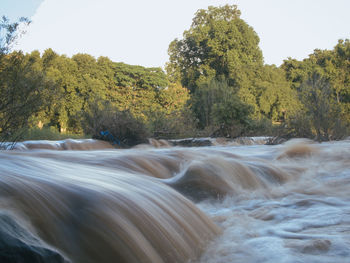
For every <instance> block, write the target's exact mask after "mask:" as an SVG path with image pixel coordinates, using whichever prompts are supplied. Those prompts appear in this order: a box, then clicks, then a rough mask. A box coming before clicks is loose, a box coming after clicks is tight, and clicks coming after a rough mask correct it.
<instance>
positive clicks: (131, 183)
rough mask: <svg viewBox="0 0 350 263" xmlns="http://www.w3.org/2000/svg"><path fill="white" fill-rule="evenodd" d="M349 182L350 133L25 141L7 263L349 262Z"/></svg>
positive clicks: (5, 203) (4, 196)
mask: <svg viewBox="0 0 350 263" xmlns="http://www.w3.org/2000/svg"><path fill="white" fill-rule="evenodd" d="M154 146H161V147H160V148H156V147H154ZM349 190H350V141H340V142H328V143H322V144H318V143H313V142H310V141H307V140H292V141H289V142H287V143H285V144H282V145H276V146H268V145H234V146H233V145H217V146H209V147H188V148H185V147H170V146H169V145H167V144H166V143H153V146H152V145H143V146H139V147H136V148H133V149H127V150H126V149H124V150H120V149H119V150H118V149H117V150H116V149H111V148H110V147H109V146H108V145H107V144H105V143H103V142H97V141H93V140H83V141H73V140H68V141H65V142H29V143H27V144H26V145H24V144H19V146H18V147H17V149H15V150H11V151H0V262H10V263H11V262H31V263H32V262H33V263H35V262H50V263H51V262H53V263H55V262H74V263H82V262H84V263H90V262H91V263H97V262H98V263H104V262H106V263H107V262H150V263H151V262H152V263H156V262H164V263H172V262H179V263H183V262H193V263H204V262H208V263H209V262H210V263H219V262H220V263H224V262H225V263H226V262H256V263H258V262H259V263H260V262H286V263H287V262H288V263H289V262H290V263H295V262H327V263H328V262H350V194H349V193H350V191H349Z"/></svg>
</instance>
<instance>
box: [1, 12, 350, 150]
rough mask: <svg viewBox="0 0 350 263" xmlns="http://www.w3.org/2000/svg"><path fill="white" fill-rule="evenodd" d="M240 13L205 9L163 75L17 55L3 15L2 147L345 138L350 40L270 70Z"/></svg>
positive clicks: (107, 63)
mask: <svg viewBox="0 0 350 263" xmlns="http://www.w3.org/2000/svg"><path fill="white" fill-rule="evenodd" d="M240 15H241V13H240V11H239V10H238V8H237V6H235V5H232V6H231V5H225V6H222V7H213V6H210V7H209V8H208V9H207V10H204V9H201V10H198V11H197V12H196V14H195V16H194V18H193V22H192V25H191V27H190V28H189V29H188V30H186V31H184V33H183V38H182V39H175V40H174V41H172V42H171V43H170V45H169V49H168V53H169V62H168V63H167V64H166V66H165V72H164V71H163V70H162V69H161V68H145V67H142V66H133V65H127V64H124V63H120V62H118V63H117V62H113V61H111V60H110V59H109V58H107V57H99V58H97V59H96V58H94V57H92V56H90V55H88V54H76V55H74V56H72V57H71V58H69V57H67V56H65V55H59V54H57V53H55V51H53V50H52V49H47V50H46V51H45V52H44V53H43V54H40V53H39V52H38V51H33V52H32V53H30V54H23V53H22V52H20V51H12V50H11V47H12V44H13V42H14V41H15V39H16V38H17V37H18V35H19V34H20V32H18V25H19V23H18V22H17V23H10V21H8V20H7V19H6V18H3V19H2V21H0V29H1V31H2V34H1V36H3V38H2V39H1V46H0V137H1V138H0V141H15V140H20V139H21V138H25V136H26V134H28V132H30V131H32V130H45V129H46V130H47V129H49V130H51V131H57V133H58V132H59V133H61V134H70V135H72V134H77V135H89V136H93V137H96V138H102V137H105V136H107V135H108V138H107V139H109V140H112V141H114V142H116V141H117V142H118V144H120V143H122V144H125V145H132V144H136V143H139V142H142V141H144V140H145V138H147V137H156V138H180V137H188V136H191V137H192V136H225V137H231V138H233V137H237V136H245V135H278V136H282V137H288V138H290V137H307V138H312V139H317V140H320V141H321V140H335V139H342V138H344V137H345V136H347V135H348V134H349V133H348V131H349V124H350V77H349V76H350V41H349V40H348V39H346V40H338V43H335V44H336V45H335V47H334V48H333V49H332V50H319V49H315V51H314V53H313V54H310V55H309V57H308V58H305V59H304V60H302V61H298V60H295V59H292V58H288V59H286V60H284V62H283V64H282V65H281V66H280V67H277V66H275V65H267V64H264V59H263V54H262V51H261V49H260V48H259V37H258V35H257V34H256V32H255V31H254V29H253V28H252V27H251V26H249V25H248V24H247V23H246V22H245V21H244V20H242V19H241V18H240ZM22 22H25V23H28V21H27V20H23V21H22ZM3 32H5V33H3ZM335 41H336V40H335ZM106 131H108V133H106ZM101 132H102V133H101Z"/></svg>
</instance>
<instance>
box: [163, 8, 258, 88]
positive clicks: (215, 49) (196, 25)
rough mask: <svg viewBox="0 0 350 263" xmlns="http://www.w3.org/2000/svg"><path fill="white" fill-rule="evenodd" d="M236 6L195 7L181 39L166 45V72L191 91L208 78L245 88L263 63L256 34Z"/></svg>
mask: <svg viewBox="0 0 350 263" xmlns="http://www.w3.org/2000/svg"><path fill="white" fill-rule="evenodd" d="M240 14H241V13H240V11H239V10H238V9H237V6H235V5H233V6H230V5H225V6H223V7H213V6H210V7H209V8H208V10H203V9H201V10H198V11H197V13H196V15H195V17H194V18H193V23H192V25H191V27H190V29H189V30H187V31H185V32H184V34H183V39H182V40H178V39H175V40H174V41H173V42H172V43H171V44H170V45H169V50H168V53H169V56H170V61H169V63H168V64H167V72H168V75H169V76H170V78H171V80H172V81H181V82H182V84H183V85H184V86H185V87H186V88H188V89H189V90H190V91H191V92H194V91H195V90H196V88H197V87H199V86H200V85H201V84H202V83H204V82H207V81H210V80H211V79H212V78H217V79H220V78H222V77H224V78H225V79H227V80H228V82H229V84H230V85H231V86H238V87H247V86H248V85H249V84H250V79H251V77H252V76H254V74H255V72H256V71H257V70H258V69H259V67H261V66H262V64H263V58H262V53H261V50H260V49H259V46H258V44H259V37H258V36H257V34H256V33H255V32H254V30H253V29H252V28H251V27H250V26H249V25H248V24H247V23H245V22H244V21H243V20H242V19H240Z"/></svg>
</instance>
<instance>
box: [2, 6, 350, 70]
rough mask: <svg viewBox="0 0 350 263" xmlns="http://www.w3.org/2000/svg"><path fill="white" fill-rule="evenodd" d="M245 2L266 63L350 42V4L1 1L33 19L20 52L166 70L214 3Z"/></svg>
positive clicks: (10, 11)
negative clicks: (201, 12)
mask: <svg viewBox="0 0 350 263" xmlns="http://www.w3.org/2000/svg"><path fill="white" fill-rule="evenodd" d="M224 4H237V5H238V8H239V9H240V10H241V11H242V16H241V17H242V18H243V19H244V20H245V21H246V22H247V23H248V24H249V25H251V26H252V27H253V28H254V29H255V31H256V32H257V34H258V35H259V37H260V47H261V49H262V51H263V55H264V59H265V63H267V64H276V65H280V64H281V63H282V62H283V59H286V58H287V57H292V58H296V59H303V58H306V57H307V56H308V54H310V53H312V52H313V50H314V49H316V48H319V49H332V48H333V47H334V46H335V45H336V43H337V41H338V39H340V38H343V39H344V38H350V15H349V13H350V0H235V1H229V0H177V1H174V0H147V1H145V0H122V1H121V0H0V15H7V16H8V17H10V18H11V19H12V20H14V19H16V18H17V17H20V16H26V17H30V18H31V20H32V21H33V22H32V24H31V25H30V27H29V28H28V29H27V33H26V35H24V37H23V38H22V39H21V40H20V42H19V45H18V49H22V50H24V51H25V52H30V51H32V50H35V49H37V50H39V51H41V52H42V51H44V50H45V49H47V48H52V49H53V50H55V51H56V52H58V53H60V54H66V55H68V56H71V55H73V54H76V53H88V54H91V55H93V56H95V57H98V56H101V55H103V56H108V57H109V58H110V59H112V60H113V61H122V62H125V63H128V64H134V65H142V66H161V67H162V66H164V64H165V62H166V61H167V60H168V55H167V49H168V46H169V43H170V42H171V41H172V40H174V39H175V38H181V37H182V33H183V31H184V30H186V29H188V28H189V26H190V25H191V21H192V18H193V16H194V13H195V12H196V11H197V10H198V9H200V8H207V7H208V6H209V5H216V6H218V5H224Z"/></svg>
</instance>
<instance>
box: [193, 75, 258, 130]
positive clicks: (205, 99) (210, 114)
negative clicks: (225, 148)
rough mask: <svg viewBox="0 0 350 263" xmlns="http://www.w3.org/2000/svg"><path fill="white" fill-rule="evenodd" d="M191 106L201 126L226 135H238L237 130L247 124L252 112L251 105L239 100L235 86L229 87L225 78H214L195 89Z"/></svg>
mask: <svg viewBox="0 0 350 263" xmlns="http://www.w3.org/2000/svg"><path fill="white" fill-rule="evenodd" d="M192 108H193V111H194V113H195V114H196V116H197V118H198V119H199V123H200V124H201V125H203V126H202V128H205V127H213V129H215V130H220V132H219V133H220V134H221V133H225V135H224V136H228V137H236V136H238V135H239V133H240V132H238V131H242V130H243V129H244V128H245V127H246V126H247V125H248V123H249V121H250V118H249V116H250V114H251V113H252V107H251V106H250V105H248V104H245V103H243V102H242V101H241V100H240V98H239V97H238V96H237V95H236V89H235V88H233V87H230V86H229V84H228V82H227V81H226V80H216V79H213V80H211V81H209V82H207V83H204V84H202V85H201V86H200V87H199V88H198V89H196V91H195V92H194V94H193V96H192ZM216 134H217V135H218V132H216ZM221 135H222V134H221Z"/></svg>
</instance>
